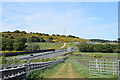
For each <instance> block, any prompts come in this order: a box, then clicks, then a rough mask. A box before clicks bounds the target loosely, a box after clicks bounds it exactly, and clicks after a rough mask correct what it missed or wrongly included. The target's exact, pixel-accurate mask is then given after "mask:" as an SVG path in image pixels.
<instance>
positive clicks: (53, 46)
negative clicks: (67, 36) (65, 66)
mask: <svg viewBox="0 0 120 80" xmlns="http://www.w3.org/2000/svg"><path fill="white" fill-rule="evenodd" d="M29 44H37V45H39V46H40V48H42V49H59V48H60V47H61V46H63V43H40V42H38V43H37V42H36V43H26V45H29Z"/></svg>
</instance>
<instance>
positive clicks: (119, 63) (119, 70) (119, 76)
mask: <svg viewBox="0 0 120 80" xmlns="http://www.w3.org/2000/svg"><path fill="white" fill-rule="evenodd" d="M118 80H120V60H118Z"/></svg>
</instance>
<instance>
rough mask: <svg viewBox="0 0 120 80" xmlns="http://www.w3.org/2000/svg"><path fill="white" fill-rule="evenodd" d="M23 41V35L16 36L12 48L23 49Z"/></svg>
mask: <svg viewBox="0 0 120 80" xmlns="http://www.w3.org/2000/svg"><path fill="white" fill-rule="evenodd" d="M25 47H26V46H25V41H24V38H23V37H17V38H16V39H15V42H14V43H13V48H14V50H18V51H19V50H24V49H25Z"/></svg>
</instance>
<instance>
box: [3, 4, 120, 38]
mask: <svg viewBox="0 0 120 80" xmlns="http://www.w3.org/2000/svg"><path fill="white" fill-rule="evenodd" d="M101 6H102V7H101ZM103 7H104V8H103ZM117 8H118V5H117V2H32V3H30V2H3V4H2V9H3V11H2V13H3V16H2V18H3V27H2V32H3V31H14V30H20V31H21V30H22V31H26V32H40V33H48V34H60V35H74V36H77V37H80V38H84V39H94V38H95V39H104V40H117V38H118V26H117V24H118V21H117V18H118V16H117V14H118V11H117V10H118V9H117Z"/></svg>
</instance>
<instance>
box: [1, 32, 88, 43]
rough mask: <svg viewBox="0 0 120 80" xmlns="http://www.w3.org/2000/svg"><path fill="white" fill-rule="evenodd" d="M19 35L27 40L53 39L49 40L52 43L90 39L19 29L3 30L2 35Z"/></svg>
mask: <svg viewBox="0 0 120 80" xmlns="http://www.w3.org/2000/svg"><path fill="white" fill-rule="evenodd" d="M18 36H22V37H25V38H26V39H27V41H29V39H30V38H31V41H32V42H47V41H48V40H49V39H51V41H48V42H52V43H54V42H59V41H60V42H64V43H68V42H80V41H88V40H86V39H82V38H79V37H76V36H72V35H68V36H66V35H59V34H52V35H49V34H45V33H38V32H37V33H34V32H30V33H27V32H25V31H19V30H15V31H13V32H10V31H7V32H2V37H5V38H10V39H15V38H16V37H18ZM32 39H33V40H32ZM41 39H42V40H41Z"/></svg>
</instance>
